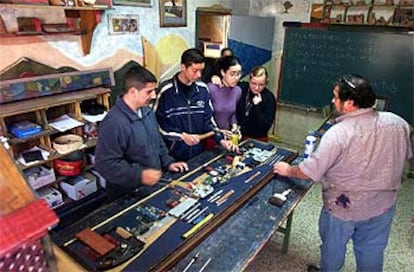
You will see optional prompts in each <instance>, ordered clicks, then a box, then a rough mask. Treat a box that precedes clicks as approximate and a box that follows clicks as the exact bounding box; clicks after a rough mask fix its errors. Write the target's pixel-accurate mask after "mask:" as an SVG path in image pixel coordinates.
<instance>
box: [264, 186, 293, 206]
mask: <svg viewBox="0 0 414 272" xmlns="http://www.w3.org/2000/svg"><path fill="white" fill-rule="evenodd" d="M290 192H292V189H287V190H285V191H284V192H283V193H275V194H274V195H272V196H271V197H270V198H269V203H270V204H272V205H275V206H278V207H280V206H282V205H283V203H284V202H285V201H286V200H287V196H288V195H289V194H290Z"/></svg>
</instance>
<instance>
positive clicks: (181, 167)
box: [168, 162, 188, 172]
mask: <svg viewBox="0 0 414 272" xmlns="http://www.w3.org/2000/svg"><path fill="white" fill-rule="evenodd" d="M168 170H169V171H171V172H184V171H188V165H187V163H185V162H173V163H172V164H170V165H169V166H168Z"/></svg>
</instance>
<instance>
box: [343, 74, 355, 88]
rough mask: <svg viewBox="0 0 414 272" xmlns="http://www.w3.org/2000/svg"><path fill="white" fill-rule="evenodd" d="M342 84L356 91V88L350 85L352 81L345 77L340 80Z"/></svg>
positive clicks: (352, 84)
mask: <svg viewBox="0 0 414 272" xmlns="http://www.w3.org/2000/svg"><path fill="white" fill-rule="evenodd" d="M340 81H342V82H344V83H345V84H346V85H348V86H349V87H351V88H352V89H354V90H355V89H356V86H355V84H354V83H352V81H351V80H350V79H348V78H346V77H342V78H341V80H340Z"/></svg>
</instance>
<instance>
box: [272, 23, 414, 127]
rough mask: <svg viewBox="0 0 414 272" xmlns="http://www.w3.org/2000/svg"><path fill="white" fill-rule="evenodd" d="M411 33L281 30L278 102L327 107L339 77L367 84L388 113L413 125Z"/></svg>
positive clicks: (310, 29)
mask: <svg viewBox="0 0 414 272" xmlns="http://www.w3.org/2000/svg"><path fill="white" fill-rule="evenodd" d="M413 41H414V35H410V34H397V33H395V34H392V33H372V32H348V31H338V30H336V31H331V30H324V29H314V28H313V29H312V28H303V27H287V28H286V33H285V41H284V50H283V61H282V70H281V78H280V99H279V100H280V101H282V102H287V103H292V104H299V105H305V106H311V107H317V108H319V107H323V106H325V105H330V104H331V99H332V86H333V83H334V81H335V79H337V78H338V76H339V75H341V74H344V73H354V74H359V75H361V76H364V77H366V78H367V79H368V80H370V82H371V84H372V85H373V87H374V90H375V92H376V94H377V95H378V96H384V97H386V98H387V99H388V110H389V111H392V112H395V113H397V114H398V115H400V116H401V117H403V118H404V119H406V120H407V121H408V122H409V123H411V124H413V123H414V106H413V93H414V71H413V65H414V58H413V54H414V42H413Z"/></svg>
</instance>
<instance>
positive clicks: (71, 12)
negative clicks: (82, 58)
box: [0, 3, 111, 55]
mask: <svg viewBox="0 0 414 272" xmlns="http://www.w3.org/2000/svg"><path fill="white" fill-rule="evenodd" d="M0 8H5V9H14V10H19V9H31V10H33V16H34V17H35V16H36V11H37V10H45V9H47V10H48V11H50V12H62V11H63V12H64V14H65V18H79V19H80V29H79V30H74V31H71V32H68V31H64V32H61V33H59V32H54V33H50V34H49V33H46V32H39V33H36V34H37V35H56V34H65V35H68V34H71V33H78V34H79V33H80V36H81V42H82V51H83V53H84V54H85V55H87V54H89V53H90V49H91V42H92V36H93V32H94V30H95V28H96V26H97V25H98V24H99V23H100V22H101V18H102V13H103V12H104V11H105V10H106V9H109V8H111V6H110V4H108V5H95V6H82V7H81V6H76V7H66V6H49V5H30V4H3V3H0ZM16 19H17V18H16ZM32 35H33V33H32V34H31V35H24V34H19V35H16V34H13V33H11V34H3V35H2V37H1V38H2V39H25V41H30V40H31V39H33V38H30V36H32Z"/></svg>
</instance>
